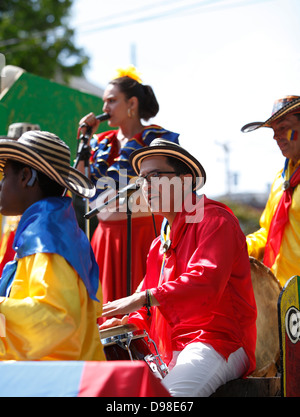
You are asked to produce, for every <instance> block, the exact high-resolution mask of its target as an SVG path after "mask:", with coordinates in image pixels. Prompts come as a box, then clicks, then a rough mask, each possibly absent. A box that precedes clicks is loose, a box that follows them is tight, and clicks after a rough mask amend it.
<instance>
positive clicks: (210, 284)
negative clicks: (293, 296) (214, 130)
mask: <svg viewBox="0 0 300 417" xmlns="http://www.w3.org/2000/svg"><path fill="white" fill-rule="evenodd" d="M131 163H132V166H133V168H134V170H135V172H136V173H137V174H139V178H138V180H137V183H138V184H139V185H140V186H141V187H142V191H143V194H144V196H145V198H146V201H147V202H148V204H149V206H150V208H151V210H153V211H158V212H160V213H161V214H162V215H164V216H165V219H166V220H165V222H164V224H163V226H164V227H163V232H162V236H161V237H158V238H157V239H155V240H154V241H153V243H152V246H151V249H150V251H149V254H148V260H147V272H146V275H145V278H144V281H143V285H142V288H141V291H140V292H139V293H135V294H133V295H131V296H129V297H126V298H123V299H120V300H116V301H112V302H110V303H108V304H105V305H104V306H103V316H104V317H112V316H116V315H119V314H127V313H130V314H129V319H128V317H127V316H124V317H123V318H122V319H116V318H113V319H110V320H107V322H105V323H104V324H103V325H101V326H100V329H101V330H102V329H105V328H106V327H109V326H114V325H116V324H125V323H126V322H129V323H133V324H135V325H136V326H138V327H140V328H144V329H146V330H147V332H148V333H149V335H150V338H151V339H153V340H154V341H155V342H156V345H157V347H158V351H159V353H160V355H161V357H162V359H163V361H164V362H165V363H166V364H167V365H168V367H169V371H170V372H169V373H168V374H167V376H166V377H165V378H164V379H163V383H164V385H165V386H166V387H167V388H168V390H169V392H170V394H171V395H172V396H181V397H190V396H209V395H211V394H212V393H213V392H214V391H215V390H216V389H217V388H218V387H219V386H220V385H222V384H225V383H226V382H227V381H229V380H231V379H235V378H239V377H241V376H245V375H248V374H250V373H251V372H252V371H253V370H254V369H255V344H256V324H255V323H256V305H255V299H254V294H253V288H252V282H251V274H250V264H249V257H248V253H247V246H246V239H245V236H244V235H243V233H242V231H241V229H240V227H239V223H238V221H237V219H236V218H235V217H234V215H233V214H232V212H231V211H230V210H229V209H228V208H227V207H226V206H224V205H223V204H220V203H217V202H215V201H212V200H209V199H207V198H206V197H205V196H204V195H203V196H201V197H199V196H198V195H197V194H196V190H199V189H200V188H201V186H202V185H203V184H204V182H205V177H206V175H205V170H204V168H203V167H202V165H201V164H200V162H199V161H197V160H196V159H195V158H194V157H193V156H192V155H191V154H190V153H188V152H187V151H186V150H184V149H183V148H182V147H181V146H179V145H176V144H171V143H170V142H167V141H165V140H163V139H155V140H154V141H153V142H152V143H151V145H150V146H149V147H148V148H143V149H140V150H138V151H135V152H134V153H133V154H132V156H131ZM168 183H169V184H170V188H169V189H168V190H167V189H166V188H164V187H165V185H166V184H168ZM165 200H167V201H165ZM166 203H168V204H166Z"/></svg>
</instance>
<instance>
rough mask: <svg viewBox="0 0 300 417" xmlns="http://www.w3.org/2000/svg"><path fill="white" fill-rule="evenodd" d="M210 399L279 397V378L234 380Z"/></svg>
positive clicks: (223, 386)
mask: <svg viewBox="0 0 300 417" xmlns="http://www.w3.org/2000/svg"><path fill="white" fill-rule="evenodd" d="M211 397H281V378H280V377H272V378H254V377H249V378H245V379H234V380H233V381H230V382H228V383H227V384H225V385H222V386H221V387H220V388H219V389H218V390H217V391H216V392H215V393H214V394H213V395H211Z"/></svg>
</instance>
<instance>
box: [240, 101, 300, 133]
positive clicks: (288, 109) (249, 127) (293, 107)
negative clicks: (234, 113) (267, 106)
mask: <svg viewBox="0 0 300 417" xmlns="http://www.w3.org/2000/svg"><path fill="white" fill-rule="evenodd" d="M298 110H299V112H300V98H298V99H296V100H293V101H291V102H290V103H288V104H287V105H286V106H283V107H282V108H281V109H280V110H278V111H277V112H275V113H274V114H273V115H272V116H271V117H269V119H267V120H266V121H265V122H252V123H247V124H246V125H244V126H243V127H242V128H241V131H242V132H243V133H248V132H252V131H253V130H256V129H259V128H260V127H271V123H273V122H275V121H276V120H278V119H280V118H281V117H283V116H285V115H287V114H290V113H296V112H297V111H298Z"/></svg>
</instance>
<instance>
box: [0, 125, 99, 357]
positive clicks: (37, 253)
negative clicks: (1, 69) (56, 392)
mask: <svg viewBox="0 0 300 417" xmlns="http://www.w3.org/2000/svg"><path fill="white" fill-rule="evenodd" d="M0 170H1V171H3V179H2V181H1V185H0V212H1V214H3V215H5V216H16V215H22V217H21V220H20V222H19V225H18V228H17V231H16V235H15V239H14V250H15V251H16V257H15V260H14V261H13V262H9V263H8V264H6V266H5V267H4V270H3V273H2V277H1V279H0V314H1V316H2V317H5V323H6V332H5V336H4V337H3V335H0V336H2V337H0V360H105V357H104V353H103V349H102V345H101V342H100V340H99V332H98V327H97V324H96V319H97V309H101V288H100V287H99V281H98V267H97V264H96V262H95V259H94V256H93V252H92V250H91V246H90V243H89V241H88V239H87V237H86V235H85V234H84V233H83V232H82V231H81V229H80V228H79V227H78V224H77V221H76V217H75V213H74V209H73V207H72V200H71V198H69V197H63V193H64V191H65V189H68V190H70V191H71V192H72V193H76V194H78V195H80V196H82V197H84V198H90V197H91V196H93V195H94V193H95V189H94V186H93V184H92V183H91V182H90V181H89V179H87V178H86V177H85V176H84V175H83V174H81V173H80V172H79V171H77V170H75V169H73V168H72V167H70V150H69V147H68V146H67V145H66V144H65V143H64V142H63V141H62V140H61V139H59V138H58V137H57V136H56V135H54V134H52V133H49V132H43V131H36V130H32V131H28V132H26V133H23V135H22V136H21V137H20V138H19V139H18V140H12V139H2V140H0ZM99 313H100V311H98V315H99Z"/></svg>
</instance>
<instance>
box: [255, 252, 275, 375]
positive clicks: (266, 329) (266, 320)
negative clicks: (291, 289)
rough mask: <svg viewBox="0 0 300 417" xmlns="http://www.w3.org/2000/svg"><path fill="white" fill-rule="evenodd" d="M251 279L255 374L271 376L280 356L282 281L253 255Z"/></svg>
mask: <svg viewBox="0 0 300 417" xmlns="http://www.w3.org/2000/svg"><path fill="white" fill-rule="evenodd" d="M250 265H251V279H252V285H253V290H254V296H255V301H256V306H257V320H256V327H257V342H256V350H255V357H256V369H255V371H254V372H253V374H252V375H251V376H253V377H272V376H275V375H276V373H277V366H276V363H277V362H278V361H279V358H280V344H279V329H278V311H277V305H278V298H279V295H280V292H281V285H280V283H279V281H278V280H277V279H276V277H275V276H274V274H273V273H272V272H271V270H270V269H269V268H267V267H266V266H265V265H263V264H262V263H261V262H259V261H258V260H257V259H255V258H252V257H250Z"/></svg>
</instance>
